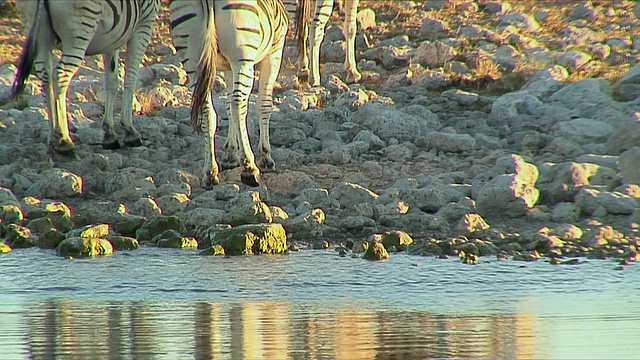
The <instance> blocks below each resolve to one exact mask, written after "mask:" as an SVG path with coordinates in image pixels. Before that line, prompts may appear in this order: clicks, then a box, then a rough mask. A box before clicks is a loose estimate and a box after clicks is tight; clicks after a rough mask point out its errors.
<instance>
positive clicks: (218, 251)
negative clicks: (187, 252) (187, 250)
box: [198, 244, 226, 256]
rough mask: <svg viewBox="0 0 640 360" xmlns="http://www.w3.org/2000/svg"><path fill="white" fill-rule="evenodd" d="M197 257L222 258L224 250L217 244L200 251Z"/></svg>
mask: <svg viewBox="0 0 640 360" xmlns="http://www.w3.org/2000/svg"><path fill="white" fill-rule="evenodd" d="M198 255H215V256H224V255H226V254H225V252H224V248H223V247H222V245H220V244H217V245H213V246H211V247H208V248H206V249H204V250H202V251H200V252H199V253H198Z"/></svg>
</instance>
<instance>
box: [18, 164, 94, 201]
mask: <svg viewBox="0 0 640 360" xmlns="http://www.w3.org/2000/svg"><path fill="white" fill-rule="evenodd" d="M83 191H84V183H83V181H82V177H80V176H78V175H76V174H74V173H72V172H69V171H66V170H64V169H57V168H56V169H51V170H47V171H44V172H43V173H42V176H41V179H40V180H39V181H38V182H36V183H35V184H33V186H32V189H30V190H29V193H32V194H35V195H37V196H39V197H43V198H50V199H62V198H66V197H74V196H79V195H81V194H83Z"/></svg>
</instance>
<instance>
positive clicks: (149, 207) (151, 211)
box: [131, 197, 162, 219]
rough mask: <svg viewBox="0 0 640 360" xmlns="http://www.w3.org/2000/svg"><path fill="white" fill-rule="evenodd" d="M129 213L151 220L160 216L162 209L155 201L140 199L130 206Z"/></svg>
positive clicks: (147, 198) (145, 198) (148, 198)
mask: <svg viewBox="0 0 640 360" xmlns="http://www.w3.org/2000/svg"><path fill="white" fill-rule="evenodd" d="M131 213H132V214H135V215H141V216H144V217H146V218H150V219H153V218H157V217H159V216H160V215H162V208H161V207H160V205H158V203H157V202H156V200H155V199H153V198H150V197H142V198H140V199H138V200H136V202H135V203H133V205H132V206H131Z"/></svg>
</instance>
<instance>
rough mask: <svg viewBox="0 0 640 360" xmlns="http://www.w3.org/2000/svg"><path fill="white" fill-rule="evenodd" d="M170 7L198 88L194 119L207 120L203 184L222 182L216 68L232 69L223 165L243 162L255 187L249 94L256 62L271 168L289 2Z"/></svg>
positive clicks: (186, 0)
mask: <svg viewBox="0 0 640 360" xmlns="http://www.w3.org/2000/svg"><path fill="white" fill-rule="evenodd" d="M169 8H170V10H171V28H172V35H173V42H174V45H175V47H176V49H177V50H178V51H179V52H180V53H181V54H182V59H183V64H184V67H185V70H186V72H187V73H188V74H189V87H190V88H191V89H192V91H193V98H192V102H191V123H192V126H193V127H194V128H195V129H196V130H200V129H201V124H202V122H204V125H205V126H204V127H205V128H206V133H207V156H206V160H205V166H204V171H205V177H204V185H205V187H210V186H211V185H214V184H217V183H218V181H219V179H218V172H219V170H218V165H217V162H216V157H215V145H214V144H215V141H214V140H215V131H216V128H217V114H216V112H215V110H214V108H213V105H212V98H211V97H212V94H211V92H212V89H213V83H214V78H215V75H216V71H217V70H230V71H228V72H227V75H228V78H227V84H230V85H231V86H232V91H231V93H230V99H229V105H228V115H229V134H228V136H227V143H226V145H225V150H226V153H227V159H226V160H225V161H224V162H223V166H224V167H236V166H239V165H241V166H242V167H243V171H242V174H241V180H242V182H243V183H246V184H249V185H253V186H256V185H258V184H259V181H260V170H259V169H258V166H257V165H256V163H255V158H254V154H253V151H252V150H251V145H250V143H249V135H248V132H247V110H248V107H249V95H250V93H251V90H252V88H253V81H254V65H256V64H259V71H260V75H259V88H258V103H257V106H258V109H259V110H258V111H259V114H258V118H259V121H260V143H259V145H258V148H259V152H260V167H261V168H263V169H266V170H271V169H273V168H274V167H275V163H274V161H273V159H272V157H271V145H270V143H269V118H270V116H271V111H272V106H273V101H272V94H273V86H274V84H275V81H276V78H277V76H278V73H279V71H280V63H281V60H282V50H283V47H284V40H285V36H286V33H287V27H288V19H287V13H286V10H285V8H284V4H283V3H282V1H281V0H173V1H171V2H170V5H169Z"/></svg>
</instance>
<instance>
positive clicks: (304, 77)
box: [298, 74, 309, 85]
mask: <svg viewBox="0 0 640 360" xmlns="http://www.w3.org/2000/svg"><path fill="white" fill-rule="evenodd" d="M308 83H309V74H298V84H300V85H305V84H308Z"/></svg>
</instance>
